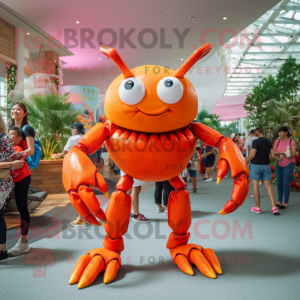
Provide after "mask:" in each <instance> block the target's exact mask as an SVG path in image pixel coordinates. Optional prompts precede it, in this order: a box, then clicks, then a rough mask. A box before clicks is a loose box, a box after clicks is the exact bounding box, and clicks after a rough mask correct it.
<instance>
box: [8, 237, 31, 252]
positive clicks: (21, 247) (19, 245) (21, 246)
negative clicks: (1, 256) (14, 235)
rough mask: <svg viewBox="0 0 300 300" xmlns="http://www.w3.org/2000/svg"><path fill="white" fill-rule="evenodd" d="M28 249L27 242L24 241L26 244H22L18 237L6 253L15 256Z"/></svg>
mask: <svg viewBox="0 0 300 300" xmlns="http://www.w3.org/2000/svg"><path fill="white" fill-rule="evenodd" d="M29 250H30V248H29V247H28V243H27V242H26V244H23V243H21V239H19V240H18V242H17V243H16V244H15V246H14V247H13V248H11V249H10V250H8V251H7V254H8V256H17V255H20V254H22V253H27V252H28V251H29Z"/></svg>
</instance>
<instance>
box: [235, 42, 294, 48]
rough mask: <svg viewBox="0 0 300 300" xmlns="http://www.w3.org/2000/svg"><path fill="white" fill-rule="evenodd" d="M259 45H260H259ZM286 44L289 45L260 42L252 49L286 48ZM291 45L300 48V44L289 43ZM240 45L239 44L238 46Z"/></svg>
mask: <svg viewBox="0 0 300 300" xmlns="http://www.w3.org/2000/svg"><path fill="white" fill-rule="evenodd" d="M257 44H258V45H257ZM286 44H287V43H263V42H259V43H257V42H256V44H254V45H253V46H252V47H255V48H258V49H259V48H260V47H261V46H262V47H282V46H283V47H284V46H286ZM288 44H289V45H291V46H300V43H297V42H296V43H293V44H292V43H288ZM237 45H238V44H237Z"/></svg>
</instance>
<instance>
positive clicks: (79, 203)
mask: <svg viewBox="0 0 300 300" xmlns="http://www.w3.org/2000/svg"><path fill="white" fill-rule="evenodd" d="M63 184H64V187H65V189H66V191H67V192H68V193H69V195H70V200H71V202H72V205H73V206H74V207H75V209H76V210H77V211H78V213H79V214H80V215H81V216H82V217H83V218H84V219H85V220H86V221H87V222H89V223H91V224H92V225H100V223H99V222H98V221H97V219H96V217H97V218H98V219H100V220H101V221H103V222H105V221H106V216H105V213H104V212H103V210H102V209H101V208H100V204H99V201H98V200H97V198H96V195H95V193H94V190H93V189H92V188H90V185H91V186H95V187H98V189H99V190H100V191H101V192H102V193H103V194H104V195H105V196H106V197H107V198H108V188H107V185H106V183H105V181H104V179H103V177H102V175H101V174H100V173H98V171H97V168H96V167H95V165H94V164H93V163H92V162H91V160H90V159H89V158H88V156H87V155H86V154H85V153H83V152H82V151H81V150H80V149H79V148H78V147H77V146H74V147H72V148H71V150H70V151H69V152H68V153H67V155H66V156H65V158H64V163H63Z"/></svg>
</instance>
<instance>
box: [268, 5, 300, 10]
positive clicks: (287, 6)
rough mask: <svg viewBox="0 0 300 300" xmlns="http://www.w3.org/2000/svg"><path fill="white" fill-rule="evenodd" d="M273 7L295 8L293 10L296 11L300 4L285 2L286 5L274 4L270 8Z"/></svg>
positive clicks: (282, 8) (299, 8)
mask: <svg viewBox="0 0 300 300" xmlns="http://www.w3.org/2000/svg"><path fill="white" fill-rule="evenodd" d="M274 9H280V10H295V11H297V10H300V5H299V4H297V3H294V4H291V3H290V4H286V5H282V4H281V5H278V4H277V5H275V6H274V7H273V8H272V10H274Z"/></svg>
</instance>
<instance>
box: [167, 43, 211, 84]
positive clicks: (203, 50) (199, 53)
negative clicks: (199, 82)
mask: <svg viewBox="0 0 300 300" xmlns="http://www.w3.org/2000/svg"><path fill="white" fill-rule="evenodd" d="M211 49H212V46H211V44H209V43H206V44H204V45H203V46H202V47H200V48H198V49H197V50H196V51H195V52H194V53H193V54H192V55H191V56H190V57H189V58H188V59H187V60H186V61H185V62H184V63H183V65H182V66H180V67H179V68H178V69H177V70H176V71H175V72H174V73H173V75H174V76H175V77H177V78H182V77H183V76H184V75H185V74H186V73H187V72H188V70H189V69H190V68H191V67H192V66H193V65H194V64H195V63H196V62H197V61H198V60H199V59H201V58H202V57H204V56H205V55H206V54H208V53H209V52H210V51H211Z"/></svg>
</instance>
